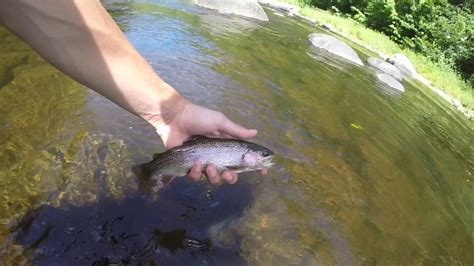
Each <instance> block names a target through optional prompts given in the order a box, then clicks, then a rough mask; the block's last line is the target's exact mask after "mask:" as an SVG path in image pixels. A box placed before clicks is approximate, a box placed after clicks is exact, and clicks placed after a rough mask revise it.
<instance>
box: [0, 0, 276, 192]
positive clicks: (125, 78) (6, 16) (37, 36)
mask: <svg viewBox="0 0 474 266" xmlns="http://www.w3.org/2000/svg"><path fill="white" fill-rule="evenodd" d="M0 23H1V24H3V25H4V26H5V27H6V28H7V29H9V30H10V31H12V32H13V33H15V34H16V35H18V36H19V37H20V38H22V39H23V40H24V41H25V42H26V43H28V44H29V45H30V46H31V47H32V48H33V49H34V50H35V51H36V52H38V54H40V55H41V56H42V57H43V58H44V59H46V60H47V61H48V62H49V63H51V64H52V65H54V66H55V67H56V68H58V69H59V70H61V71H62V72H64V73H66V74H67V75H69V76H70V77H72V78H73V79H75V80H76V81H78V82H79V83H81V84H84V85H85V86H87V87H88V88H90V89H92V90H95V91H96V92H98V93H100V94H101V95H103V96H104V97H106V98H108V99H109V100H111V101H113V102H114V103H116V104H117V105H119V106H121V107H122V108H124V109H126V110H127V111H129V112H131V113H133V114H135V115H136V116H138V117H140V118H142V119H144V120H145V121H147V122H148V123H150V124H151V125H153V126H154V127H155V129H156V132H157V133H158V135H159V136H160V138H161V140H162V141H163V143H164V145H165V147H166V148H172V147H175V146H178V145H180V144H182V143H183V141H184V140H186V139H187V138H189V137H190V136H192V135H207V136H211V137H234V138H240V139H248V138H253V137H255V136H256V135H257V131H256V130H255V129H246V128H245V127H243V126H241V125H238V124H236V123H234V122H232V121H231V120H229V119H228V118H227V117H226V116H225V115H223V114H222V113H220V112H218V111H214V110H211V109H208V108H205V107H202V106H199V105H196V104H193V103H191V102H190V101H188V100H187V99H184V98H183V97H182V96H181V95H180V94H179V93H178V92H177V91H176V90H175V89H174V88H172V87H171V86H170V85H168V84H167V83H166V82H165V81H163V80H162V79H161V78H160V77H159V76H158V75H157V74H156V73H155V71H153V69H152V68H151V67H150V65H149V64H148V63H147V62H146V61H145V60H144V59H143V57H142V56H141V55H140V54H139V53H138V52H137V51H136V50H135V48H134V47H133V46H132V45H131V44H130V42H129V41H128V40H127V39H126V38H125V36H124V34H123V33H122V31H121V30H120V29H119V27H118V26H117V24H116V23H115V22H114V21H113V19H112V18H111V17H110V15H109V14H108V13H107V11H106V10H105V9H104V7H103V6H102V5H101V3H100V1H98V0H82V1H79V0H78V1H72V0H41V1H38V0H0ZM203 172H204V173H205V175H206V176H207V178H208V180H209V182H211V183H220V182H222V181H225V182H228V183H231V184H233V183H235V182H237V179H238V176H237V174H236V173H234V172H232V171H224V172H222V173H218V172H217V170H216V168H215V167H214V166H213V165H212V164H211V165H208V166H207V167H206V169H203V166H202V165H201V163H200V162H196V164H195V165H194V167H193V168H192V169H191V170H190V172H189V174H188V176H189V177H190V178H192V179H194V180H197V179H199V178H200V177H201V175H202V173H203ZM260 173H261V174H263V175H265V174H266V173H267V171H266V170H262V171H261V172H260Z"/></svg>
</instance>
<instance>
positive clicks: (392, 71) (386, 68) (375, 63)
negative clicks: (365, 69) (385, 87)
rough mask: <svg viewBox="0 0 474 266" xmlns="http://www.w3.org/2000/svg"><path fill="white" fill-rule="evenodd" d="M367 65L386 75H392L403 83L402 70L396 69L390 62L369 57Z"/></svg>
mask: <svg viewBox="0 0 474 266" xmlns="http://www.w3.org/2000/svg"><path fill="white" fill-rule="evenodd" d="M367 63H368V64H369V65H370V66H372V67H374V68H375V69H377V70H379V71H381V72H383V73H385V74H389V75H391V76H392V77H394V78H396V79H397V80H399V81H401V80H402V79H403V75H402V73H401V72H400V70H399V69H398V68H397V67H395V66H394V65H392V64H390V63H388V62H385V61H383V60H381V59H377V58H374V57H369V58H368V59H367Z"/></svg>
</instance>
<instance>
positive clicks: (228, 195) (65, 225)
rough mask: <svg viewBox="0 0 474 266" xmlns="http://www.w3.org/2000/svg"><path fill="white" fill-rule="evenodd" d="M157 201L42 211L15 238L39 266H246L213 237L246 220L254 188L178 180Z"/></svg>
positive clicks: (139, 198)
mask: <svg viewBox="0 0 474 266" xmlns="http://www.w3.org/2000/svg"><path fill="white" fill-rule="evenodd" d="M211 190H212V192H211ZM158 197H159V198H158V199H156V200H154V199H152V198H150V197H144V196H140V195H135V196H130V197H128V198H124V199H122V200H110V199H104V200H100V201H98V202H97V203H95V204H92V205H85V206H73V205H65V206H59V207H55V206H52V205H42V206H41V207H39V208H37V209H35V210H33V211H31V212H30V213H29V214H28V215H26V216H25V217H24V219H23V220H22V222H21V223H20V224H19V225H18V226H17V228H16V229H15V230H14V232H13V239H14V242H16V243H17V244H20V245H22V246H23V247H24V253H25V254H29V255H28V256H27V257H29V259H28V260H30V262H31V263H33V264H35V265H108V264H118V263H120V264H127V265H143V264H147V263H148V264H147V265H162V264H163V265H209V264H211V265H235V264H242V263H243V261H242V259H241V258H240V249H239V244H238V242H235V244H234V245H233V246H225V247H220V246H218V245H215V244H214V243H213V241H214V240H215V241H218V240H217V239H213V237H215V236H216V234H215V233H216V232H212V234H211V232H210V231H209V230H210V228H211V227H212V226H213V225H215V224H218V223H222V222H228V221H232V220H238V218H239V217H241V215H242V212H243V210H244V209H245V208H248V207H249V204H250V203H251V202H252V199H253V196H252V190H251V188H250V184H248V183H245V182H241V183H240V184H238V185H235V186H230V185H223V186H220V187H219V188H216V189H212V188H210V187H209V186H208V185H207V184H206V183H193V182H190V181H188V180H186V179H184V178H177V179H176V180H175V181H173V182H172V183H171V184H170V185H169V186H167V187H165V188H163V189H162V190H160V191H159V196H158ZM235 237H238V236H235Z"/></svg>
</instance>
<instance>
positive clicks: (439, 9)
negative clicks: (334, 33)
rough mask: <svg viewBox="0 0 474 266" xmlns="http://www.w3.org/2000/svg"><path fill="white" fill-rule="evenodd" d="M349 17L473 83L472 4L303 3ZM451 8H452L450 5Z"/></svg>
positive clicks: (431, 0)
mask: <svg viewBox="0 0 474 266" xmlns="http://www.w3.org/2000/svg"><path fill="white" fill-rule="evenodd" d="M304 1H305V2H306V3H308V4H311V5H313V6H316V7H319V8H322V9H325V10H332V11H333V12H335V13H338V14H340V15H342V16H348V17H351V18H353V19H355V20H356V21H359V22H361V23H362V24H364V25H366V26H367V27H369V28H371V29H374V30H376V31H380V32H382V33H384V34H386V35H387V36H389V37H390V38H391V39H392V40H393V41H395V42H396V43H397V44H399V45H401V46H402V47H406V48H410V49H412V50H414V51H416V52H419V53H421V54H423V55H425V56H426V57H428V58H429V59H431V60H432V61H434V62H441V63H443V64H447V65H450V66H452V67H453V68H454V69H456V70H457V71H458V72H459V73H460V74H461V75H462V76H463V77H464V78H465V79H466V80H469V79H470V80H471V84H472V83H473V82H474V76H473V75H474V40H473V39H472V38H473V34H474V23H473V21H474V16H473V14H472V12H471V8H472V5H473V4H472V3H469V2H468V1H459V0H458V1H454V0H451V1H447V0H427V1H411V0H399V1H395V0H304ZM450 2H451V3H453V4H451V3H450Z"/></svg>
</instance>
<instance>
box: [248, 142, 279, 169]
mask: <svg viewBox="0 0 474 266" xmlns="http://www.w3.org/2000/svg"><path fill="white" fill-rule="evenodd" d="M274 155H275V154H274V153H273V152H272V151H271V150H270V149H267V148H265V147H263V146H260V145H251V146H250V147H249V149H248V151H247V152H246V153H245V154H244V155H243V156H242V162H243V165H245V166H248V167H252V168H270V166H272V165H273V163H272V159H273V157H274Z"/></svg>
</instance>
